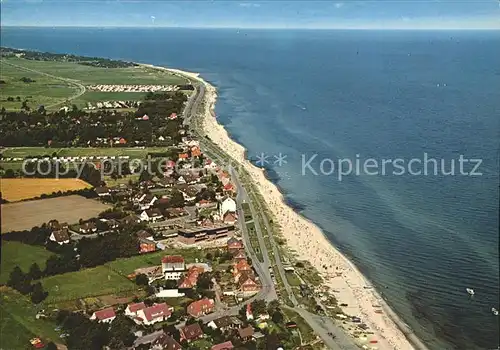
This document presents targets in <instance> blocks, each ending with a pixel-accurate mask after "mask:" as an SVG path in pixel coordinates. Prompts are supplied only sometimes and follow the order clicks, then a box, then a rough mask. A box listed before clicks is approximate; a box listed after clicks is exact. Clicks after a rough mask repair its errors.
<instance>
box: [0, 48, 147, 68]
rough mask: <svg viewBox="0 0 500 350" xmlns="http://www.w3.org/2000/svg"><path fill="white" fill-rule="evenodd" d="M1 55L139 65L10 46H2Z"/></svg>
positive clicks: (111, 65)
mask: <svg viewBox="0 0 500 350" xmlns="http://www.w3.org/2000/svg"><path fill="white" fill-rule="evenodd" d="M0 53H1V56H4V57H8V56H13V55H15V54H22V55H23V58H25V59H27V60H33V61H58V62H76V63H79V64H83V65H88V66H94V67H102V68H127V67H134V66H137V64H136V63H133V62H126V61H121V60H112V59H108V58H100V57H87V56H78V55H69V54H58V53H50V52H38V51H27V50H19V49H13V48H9V47H1V48H0Z"/></svg>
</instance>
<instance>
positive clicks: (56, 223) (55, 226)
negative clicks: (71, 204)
mask: <svg viewBox="0 0 500 350" xmlns="http://www.w3.org/2000/svg"><path fill="white" fill-rule="evenodd" d="M48 226H49V228H50V229H52V230H54V231H55V230H63V229H65V228H68V227H69V226H68V223H67V222H62V223H60V222H59V221H57V220H50V221H49V222H48Z"/></svg>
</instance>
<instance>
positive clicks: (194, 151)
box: [191, 146, 201, 157]
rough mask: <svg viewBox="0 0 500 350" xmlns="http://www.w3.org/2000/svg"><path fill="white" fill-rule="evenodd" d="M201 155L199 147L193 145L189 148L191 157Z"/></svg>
mask: <svg viewBox="0 0 500 350" xmlns="http://www.w3.org/2000/svg"><path fill="white" fill-rule="evenodd" d="M200 156H201V150H200V147H198V146H194V147H192V148H191V157H200Z"/></svg>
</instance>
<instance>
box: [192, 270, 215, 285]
mask: <svg viewBox="0 0 500 350" xmlns="http://www.w3.org/2000/svg"><path fill="white" fill-rule="evenodd" d="M213 284H214V283H213V282H212V274H211V273H210V272H203V273H202V274H200V275H199V276H198V282H197V283H196V286H197V288H199V289H212V286H213Z"/></svg>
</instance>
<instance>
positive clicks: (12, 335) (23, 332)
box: [0, 288, 62, 350]
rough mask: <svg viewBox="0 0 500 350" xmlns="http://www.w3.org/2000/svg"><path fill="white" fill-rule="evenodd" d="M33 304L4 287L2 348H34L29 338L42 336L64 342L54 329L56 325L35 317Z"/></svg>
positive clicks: (0, 301) (0, 330) (0, 321)
mask: <svg viewBox="0 0 500 350" xmlns="http://www.w3.org/2000/svg"><path fill="white" fill-rule="evenodd" d="M35 315H36V310H35V308H34V307H33V304H31V302H30V301H29V300H28V299H27V298H26V297H25V296H22V295H20V294H19V293H17V292H15V291H12V290H10V289H7V288H2V290H1V296H0V334H1V336H0V349H9V350H10V349H32V347H31V345H30V343H29V340H30V339H31V338H33V337H40V338H42V340H43V341H44V342H46V340H47V339H49V340H51V341H53V342H58V343H62V341H61V339H60V337H59V334H58V333H57V332H56V331H55V330H54V328H55V327H56V325H55V324H54V323H52V322H51V321H49V320H47V319H39V320H37V319H36V318H35Z"/></svg>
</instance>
